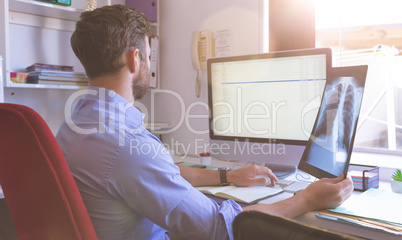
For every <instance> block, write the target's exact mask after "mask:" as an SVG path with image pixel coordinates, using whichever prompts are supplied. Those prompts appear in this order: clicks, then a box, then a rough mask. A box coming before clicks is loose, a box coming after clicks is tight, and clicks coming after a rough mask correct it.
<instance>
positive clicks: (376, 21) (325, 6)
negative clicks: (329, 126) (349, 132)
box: [315, 0, 402, 154]
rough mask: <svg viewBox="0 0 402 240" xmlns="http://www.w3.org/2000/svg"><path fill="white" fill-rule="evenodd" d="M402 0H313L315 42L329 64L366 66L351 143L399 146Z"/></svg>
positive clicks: (391, 149)
mask: <svg viewBox="0 0 402 240" xmlns="http://www.w3.org/2000/svg"><path fill="white" fill-rule="evenodd" d="M400 9H402V2H401V1H400V0H316V2H315V10H316V19H315V28H316V36H315V39H316V47H331V48H332V49H333V55H334V58H333V66H334V67H337V66H351V65H363V64H367V65H368V66H369V70H368V74H367V82H366V88H365V93H364V98H363V104H362V109H361V113H360V117H359V124H358V129H357V133H356V138H355V149H356V150H364V151H377V152H378V151H380V152H390V153H398V152H399V154H400V153H401V152H402V55H401V50H402V14H401V13H400Z"/></svg>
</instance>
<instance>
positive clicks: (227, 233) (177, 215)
mask: <svg viewBox="0 0 402 240" xmlns="http://www.w3.org/2000/svg"><path fill="white" fill-rule="evenodd" d="M242 211H243V210H242V208H241V207H240V206H239V205H238V204H237V203H236V202H235V201H233V200H227V201H224V202H222V204H221V205H218V204H217V203H216V202H215V201H213V200H211V199H209V198H207V197H206V196H205V195H203V194H202V193H200V192H199V191H198V190H197V189H194V188H192V189H191V190H189V193H188V195H187V196H186V197H185V198H184V199H183V201H182V202H180V204H178V205H177V207H176V208H175V209H174V210H173V211H172V212H170V213H169V215H168V216H167V225H168V226H167V227H168V228H169V230H170V231H171V232H173V233H175V234H176V235H178V236H181V237H183V238H184V239H200V240H201V239H233V232H232V223H233V220H234V218H235V217H236V216H237V214H239V213H240V212H242Z"/></svg>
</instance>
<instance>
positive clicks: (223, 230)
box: [109, 138, 242, 239]
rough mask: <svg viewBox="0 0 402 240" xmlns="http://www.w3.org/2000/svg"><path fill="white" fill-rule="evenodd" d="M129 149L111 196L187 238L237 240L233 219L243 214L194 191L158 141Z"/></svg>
mask: <svg viewBox="0 0 402 240" xmlns="http://www.w3.org/2000/svg"><path fill="white" fill-rule="evenodd" d="M139 142H141V145H139V144H138V143H139ZM126 144H127V145H128V146H126V147H125V148H124V149H123V150H122V152H121V154H120V156H119V157H118V159H117V161H116V164H115V166H114V167H113V170H112V172H111V175H113V177H111V178H110V179H112V180H111V181H110V183H109V187H110V191H114V192H115V195H116V196H120V197H121V198H122V199H121V200H122V201H124V202H127V204H128V205H130V206H131V208H132V209H133V210H134V211H136V212H137V213H138V214H139V215H141V216H143V217H144V218H147V219H149V220H151V221H152V222H154V223H155V224H157V225H159V226H161V227H162V228H164V229H166V230H168V231H169V232H172V233H174V234H175V235H178V236H180V237H182V238H185V239H232V222H233V219H234V218H235V217H236V215H237V214H238V213H240V212H241V211H242V208H241V207H240V206H239V205H238V204H237V203H236V202H234V201H233V200H228V201H224V202H223V203H222V204H221V205H218V204H217V203H216V202H215V201H213V200H211V199H209V198H208V197H206V196H205V195H204V194H202V193H201V192H200V191H198V190H197V189H195V188H193V187H192V186H191V184H190V183H188V182H187V181H186V180H185V179H184V178H183V177H182V176H181V175H180V170H179V168H178V167H177V166H176V165H174V163H173V159H172V158H171V156H170V154H169V152H168V151H167V150H166V149H165V148H164V146H163V145H162V144H161V143H160V142H158V141H157V140H156V139H150V138H144V139H135V141H134V142H133V141H131V143H129V142H126ZM133 146H134V147H133Z"/></svg>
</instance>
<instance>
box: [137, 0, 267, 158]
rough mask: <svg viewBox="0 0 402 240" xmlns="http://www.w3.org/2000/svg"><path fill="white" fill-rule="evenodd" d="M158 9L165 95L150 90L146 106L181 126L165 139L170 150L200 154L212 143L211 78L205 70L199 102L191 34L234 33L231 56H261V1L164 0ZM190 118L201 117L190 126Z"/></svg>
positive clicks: (159, 117) (160, 117)
mask: <svg viewBox="0 0 402 240" xmlns="http://www.w3.org/2000/svg"><path fill="white" fill-rule="evenodd" d="M159 7H160V57H161V59H160V60H161V66H160V80H161V89H162V91H151V92H150V93H149V94H148V96H147V98H146V99H144V101H143V102H144V103H145V104H146V105H147V106H151V107H148V110H149V111H150V113H149V114H150V116H151V117H153V118H154V119H156V120H157V121H159V122H169V123H171V124H172V125H173V126H174V128H177V129H176V130H175V131H174V132H172V133H168V134H164V135H163V136H162V138H163V141H164V142H165V143H166V144H167V145H168V146H169V147H171V148H172V149H173V150H176V151H177V152H181V153H187V152H189V153H190V154H195V153H200V152H202V151H203V149H202V148H198V147H204V146H206V144H208V142H209V135H208V133H207V130H208V119H207V117H208V110H207V109H206V107H205V105H206V104H207V102H208V100H207V78H206V71H200V77H201V81H202V88H201V95H200V97H199V98H197V97H196V95H195V79H196V76H197V72H196V70H194V69H193V67H192V63H191V34H192V32H193V31H198V30H204V29H208V30H211V31H213V32H214V31H218V30H224V29H228V30H229V31H230V32H231V34H232V38H231V39H232V41H231V45H232V55H244V54H256V53H260V52H262V1H260V0H258V1H248V0H219V1H216V0H203V1H194V0H190V1H189V0H162V1H160V2H159ZM167 91H169V92H167ZM153 96H154V98H153ZM152 111H153V112H152ZM186 111H187V114H185V113H186ZM190 115H201V116H198V117H195V118H192V119H189V121H188V123H187V124H186V120H185V117H186V116H190ZM183 147H184V148H183Z"/></svg>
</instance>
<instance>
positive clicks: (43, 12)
mask: <svg viewBox="0 0 402 240" xmlns="http://www.w3.org/2000/svg"><path fill="white" fill-rule="evenodd" d="M9 4H10V5H9V9H10V11H14V12H20V13H26V14H33V15H38V16H44V17H52V18H59V19H66V20H73V21H77V20H79V18H80V14H81V13H82V12H84V9H77V8H74V7H71V6H61V5H56V4H51V3H45V2H39V1H34V0H10V1H9Z"/></svg>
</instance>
